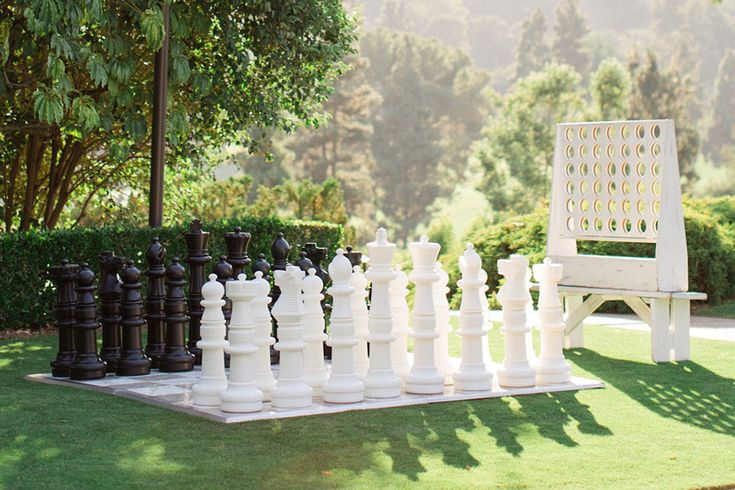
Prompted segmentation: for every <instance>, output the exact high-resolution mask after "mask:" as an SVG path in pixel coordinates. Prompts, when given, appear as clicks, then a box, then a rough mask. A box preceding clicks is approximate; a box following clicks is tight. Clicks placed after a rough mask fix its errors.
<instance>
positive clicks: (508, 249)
mask: <svg viewBox="0 0 735 490" xmlns="http://www.w3.org/2000/svg"><path fill="white" fill-rule="evenodd" d="M734 219H735V197H724V198H717V199H685V201H684V226H685V228H686V236H687V249H688V256H689V290H690V291H699V292H704V293H707V295H708V302H709V303H711V304H717V303H720V302H722V301H723V300H725V299H729V298H732V297H734V296H735V222H734V221H733V220H734ZM547 223H548V210H547V209H540V210H538V211H536V212H534V213H532V214H528V215H524V216H517V217H512V218H510V219H508V220H506V221H503V222H501V223H497V224H492V225H488V226H479V227H477V228H475V229H474V230H473V231H472V232H471V233H470V234H469V236H468V237H467V238H466V240H465V241H469V242H472V243H474V244H475V249H476V250H477V253H479V254H480V256H481V257H482V260H483V267H484V268H485V270H486V271H487V273H488V286H490V291H489V292H491V293H495V292H497V288H498V286H499V283H500V279H501V276H500V275H499V274H498V269H497V262H498V259H502V258H507V257H508V256H509V255H511V254H514V253H519V254H522V255H525V256H526V258H528V260H529V262H530V263H531V264H536V263H539V262H541V261H543V259H544V256H545V254H546V228H547ZM577 244H578V249H579V251H580V253H585V254H600V255H621V256H639V257H653V256H654V253H655V249H654V245H653V244H641V243H626V242H591V241H584V242H577ZM447 266H448V267H449V269H448V270H449V271H450V286H454V284H455V283H456V279H457V278H458V276H459V271H458V269H457V265H456V258H455V259H454V260H452V262H451V263H448V264H447ZM457 296H459V295H457ZM492 298H493V302H494V294H493V295H492Z"/></svg>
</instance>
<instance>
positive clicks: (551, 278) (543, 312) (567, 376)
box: [533, 258, 572, 385]
mask: <svg viewBox="0 0 735 490" xmlns="http://www.w3.org/2000/svg"><path fill="white" fill-rule="evenodd" d="M533 277H534V278H536V280H537V281H538V282H539V285H540V288H539V295H538V329H539V331H540V332H541V355H540V356H539V358H538V362H537V365H536V384H538V385H549V384H557V383H568V382H570V381H571V377H572V367H571V366H570V365H569V363H567V362H566V361H565V360H564V351H563V348H564V329H565V328H566V326H565V325H564V311H563V309H562V306H561V301H560V300H559V289H558V287H557V286H558V284H559V281H561V278H562V265H561V264H553V263H551V259H549V258H546V259H544V263H543V264H536V265H534V266H533Z"/></svg>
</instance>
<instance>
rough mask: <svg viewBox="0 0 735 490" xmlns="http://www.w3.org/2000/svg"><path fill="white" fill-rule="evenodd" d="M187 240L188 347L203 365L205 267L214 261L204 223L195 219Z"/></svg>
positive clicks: (185, 235) (187, 233)
mask: <svg viewBox="0 0 735 490" xmlns="http://www.w3.org/2000/svg"><path fill="white" fill-rule="evenodd" d="M184 239H185V240H186V248H187V256H186V258H185V259H184V261H185V262H186V263H187V264H189V295H188V305H189V341H188V342H187V346H188V348H189V352H191V353H192V354H194V356H195V357H196V364H197V365H199V364H201V363H202V350H201V349H200V348H199V347H197V342H198V341H199V340H200V339H201V333H200V332H201V324H202V313H203V312H204V309H203V308H202V305H201V302H202V286H203V285H204V267H205V266H206V265H207V263H209V261H210V260H212V257H210V256H209V255H207V243H208V242H209V232H207V231H202V222H201V221H199V220H198V219H195V220H194V221H192V222H191V225H190V226H189V231H188V232H186V233H184Z"/></svg>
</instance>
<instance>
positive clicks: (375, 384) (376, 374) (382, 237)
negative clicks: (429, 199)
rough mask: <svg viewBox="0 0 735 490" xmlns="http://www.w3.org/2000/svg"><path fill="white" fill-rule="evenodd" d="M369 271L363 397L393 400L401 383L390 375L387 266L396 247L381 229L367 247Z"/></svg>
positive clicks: (392, 275) (390, 274)
mask: <svg viewBox="0 0 735 490" xmlns="http://www.w3.org/2000/svg"><path fill="white" fill-rule="evenodd" d="M367 249H368V255H369V257H370V269H368V271H367V274H366V276H367V278H368V280H370V282H372V284H373V293H372V297H371V301H370V316H369V322H368V329H369V331H370V335H369V337H368V340H369V341H370V368H369V369H368V373H367V376H366V377H365V396H367V397H370V398H393V397H397V396H400V394H401V379H400V378H399V377H398V376H396V374H395V373H394V372H393V367H392V363H391V347H390V346H391V343H392V342H393V341H394V340H395V337H394V336H393V335H392V332H391V331H392V327H393V322H392V320H391V311H390V295H389V291H388V289H389V287H390V282H391V281H392V280H393V279H395V278H396V276H397V274H396V273H395V272H393V268H392V267H391V262H392V261H393V252H395V249H396V246H395V244H393V243H390V242H389V241H388V238H387V233H386V231H385V228H378V231H377V233H376V234H375V241H374V242H370V243H368V244H367Z"/></svg>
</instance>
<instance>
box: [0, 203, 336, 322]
mask: <svg viewBox="0 0 735 490" xmlns="http://www.w3.org/2000/svg"><path fill="white" fill-rule="evenodd" d="M235 226H239V227H241V228H242V229H243V231H247V232H249V233H250V234H251V236H252V239H251V241H250V245H249V247H248V255H249V256H250V257H251V258H252V259H253V260H255V258H257V256H258V254H259V253H261V252H262V253H265V255H266V257H267V260H271V258H270V245H271V242H272V241H273V239H274V237H275V236H276V233H278V232H283V233H284V235H285V237H286V239H287V240H288V241H289V243H290V244H291V245H292V248H291V256H290V259H292V260H295V259H297V258H298V254H299V250H298V249H297V248H296V246H295V245H296V244H302V243H306V242H308V241H313V242H317V243H318V244H319V245H321V246H326V247H328V248H329V250H330V252H331V253H334V250H335V249H336V248H337V246H338V245H340V244H341V243H342V239H343V235H342V233H343V231H342V227H341V226H339V225H334V224H330V223H324V222H314V221H286V220H282V219H279V218H275V217H273V218H229V219H224V220H219V221H215V222H211V223H204V224H203V228H204V230H205V231H208V232H210V234H211V235H210V239H209V255H211V256H212V258H213V259H212V265H214V263H216V260H217V258H218V257H219V256H220V255H223V254H225V253H226V249H225V242H224V238H223V235H224V233H226V232H228V231H231V230H232V229H233V228H234V227H235ZM188 228H189V224H188V223H186V224H181V225H176V226H169V227H164V228H157V229H153V230H152V229H150V228H138V227H132V226H128V227H99V228H80V229H72V230H54V231H50V232H48V231H47V232H43V231H29V232H24V233H7V234H0V271H2V272H0V291H2V294H0V328H20V327H34V326H41V325H47V324H49V323H51V322H53V303H54V298H55V293H54V289H53V284H52V283H51V281H50V280H49V279H48V276H47V270H48V268H49V266H51V265H54V264H57V263H59V262H60V261H61V260H62V259H68V260H70V261H71V262H75V263H80V262H88V263H89V264H90V266H91V267H92V268H93V269H94V270H95V272H97V273H99V265H98V261H97V257H98V256H99V254H100V252H102V251H106V250H110V251H113V252H114V253H115V254H116V255H119V256H122V257H127V258H131V259H133V260H134V261H135V263H136V265H138V267H140V268H141V269H142V270H143V269H144V268H145V267H146V266H145V251H146V249H147V248H148V245H149V243H150V239H151V238H152V237H154V236H157V237H159V238H160V240H161V243H163V245H164V246H165V247H166V249H167V263H169V262H170V260H171V258H172V257H174V256H179V257H181V258H182V259H183V258H184V257H185V256H186V243H185V241H184V237H183V236H182V233H184V232H185V231H186V230H188Z"/></svg>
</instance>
